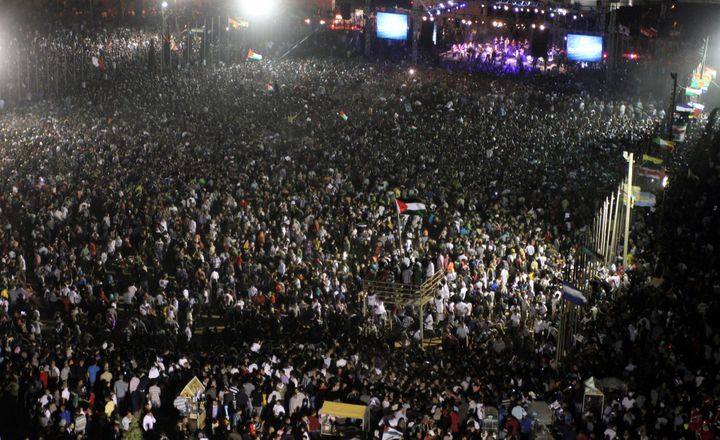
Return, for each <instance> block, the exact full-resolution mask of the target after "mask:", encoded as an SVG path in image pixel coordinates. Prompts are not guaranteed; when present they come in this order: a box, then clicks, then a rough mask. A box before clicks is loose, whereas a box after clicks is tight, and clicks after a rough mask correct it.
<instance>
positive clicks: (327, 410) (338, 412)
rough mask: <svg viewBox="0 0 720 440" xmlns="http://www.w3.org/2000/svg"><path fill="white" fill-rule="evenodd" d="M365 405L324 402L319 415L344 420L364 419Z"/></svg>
mask: <svg viewBox="0 0 720 440" xmlns="http://www.w3.org/2000/svg"><path fill="white" fill-rule="evenodd" d="M366 410H367V406H365V405H351V404H349V403H340V402H327V401H326V402H325V403H323V406H322V408H321V409H320V414H321V415H322V414H326V415H329V416H335V417H344V418H346V419H359V420H364V419H365V411H366Z"/></svg>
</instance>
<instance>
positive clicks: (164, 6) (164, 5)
mask: <svg viewBox="0 0 720 440" xmlns="http://www.w3.org/2000/svg"><path fill="white" fill-rule="evenodd" d="M160 6H162V7H163V9H165V8H167V7H168V2H162V4H161V5H160Z"/></svg>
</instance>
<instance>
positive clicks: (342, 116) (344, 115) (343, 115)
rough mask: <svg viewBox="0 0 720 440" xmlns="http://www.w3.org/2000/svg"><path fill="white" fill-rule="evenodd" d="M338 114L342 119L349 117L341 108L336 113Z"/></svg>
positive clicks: (345, 119)
mask: <svg viewBox="0 0 720 440" xmlns="http://www.w3.org/2000/svg"><path fill="white" fill-rule="evenodd" d="M338 114H339V115H340V118H342V120H343V121H347V120H348V119H350V118H348V115H346V114H345V112H344V111H343V110H340V113H338Z"/></svg>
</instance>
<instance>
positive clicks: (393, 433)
mask: <svg viewBox="0 0 720 440" xmlns="http://www.w3.org/2000/svg"><path fill="white" fill-rule="evenodd" d="M403 438H405V434H403V432H402V431H400V430H399V429H397V428H393V427H392V426H385V429H384V430H383V435H382V440H402V439H403Z"/></svg>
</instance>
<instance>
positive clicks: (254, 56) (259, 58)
mask: <svg viewBox="0 0 720 440" xmlns="http://www.w3.org/2000/svg"><path fill="white" fill-rule="evenodd" d="M247 59H249V60H253V61H262V59H263V57H262V55H260V54H259V53H255V52H253V50H252V49H248V54H247Z"/></svg>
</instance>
